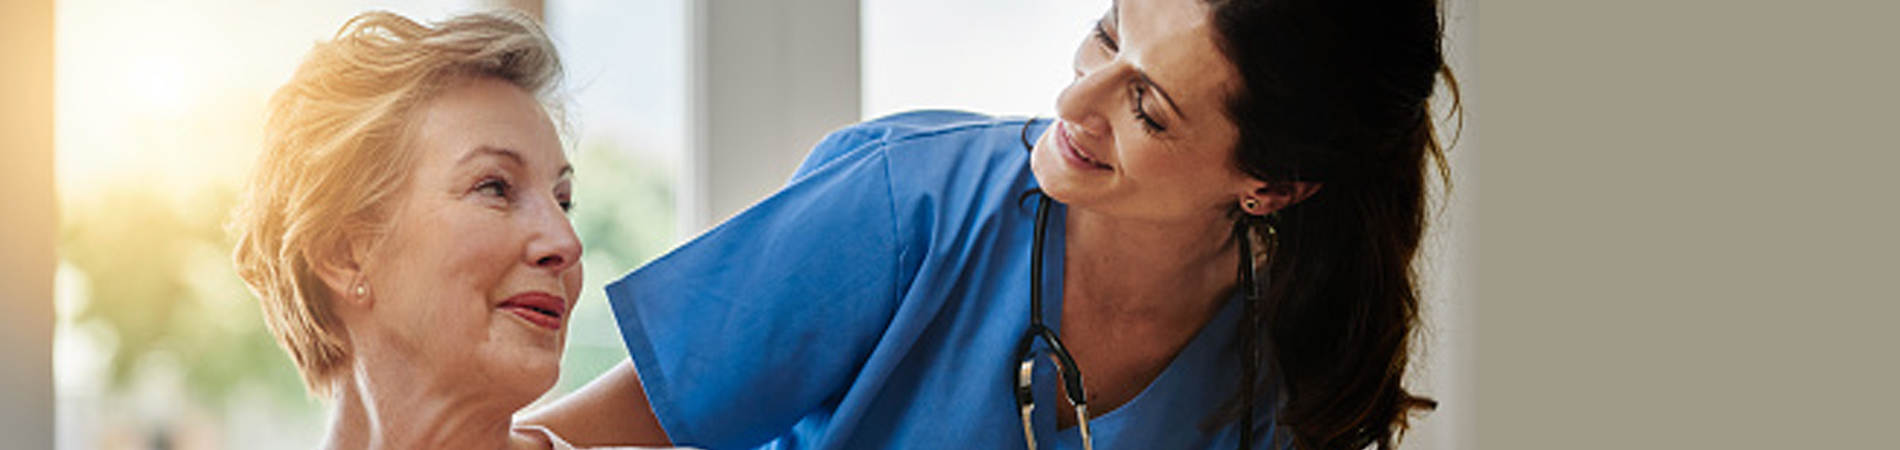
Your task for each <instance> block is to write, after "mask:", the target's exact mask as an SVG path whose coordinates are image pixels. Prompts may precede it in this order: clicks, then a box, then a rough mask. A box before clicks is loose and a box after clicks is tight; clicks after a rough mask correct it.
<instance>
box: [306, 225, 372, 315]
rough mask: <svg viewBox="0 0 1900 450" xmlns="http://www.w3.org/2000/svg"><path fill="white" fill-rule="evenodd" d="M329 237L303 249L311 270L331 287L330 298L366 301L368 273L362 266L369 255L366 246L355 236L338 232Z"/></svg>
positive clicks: (350, 302) (349, 302)
mask: <svg viewBox="0 0 1900 450" xmlns="http://www.w3.org/2000/svg"><path fill="white" fill-rule="evenodd" d="M328 241H329V242H325V243H320V244H318V245H313V246H311V247H310V248H306V249H305V250H304V258H305V260H307V261H309V262H310V270H311V272H314V273H316V275H317V278H319V279H322V280H323V284H324V285H325V286H327V287H329V288H330V292H331V294H333V295H334V297H332V298H334V299H336V300H338V301H339V302H338V304H339V305H367V304H368V303H369V299H370V295H369V276H368V273H367V272H366V271H365V270H364V269H363V268H364V265H365V264H364V263H365V262H367V261H368V257H369V251H368V246H366V245H363V244H362V242H363V241H364V240H363V239H359V238H358V237H357V236H349V235H344V236H338V237H335V238H332V239H329V240H328Z"/></svg>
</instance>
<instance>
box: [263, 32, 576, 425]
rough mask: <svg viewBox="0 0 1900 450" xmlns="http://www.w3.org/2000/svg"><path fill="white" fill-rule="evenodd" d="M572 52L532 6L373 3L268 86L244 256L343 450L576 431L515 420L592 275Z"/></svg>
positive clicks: (550, 369) (549, 373)
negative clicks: (569, 136) (562, 115)
mask: <svg viewBox="0 0 1900 450" xmlns="http://www.w3.org/2000/svg"><path fill="white" fill-rule="evenodd" d="M560 73H561V67H560V63H559V61H558V60H557V58H556V55H555V51H554V47H553V46H552V45H551V44H550V43H549V41H548V39H547V36H546V35H544V34H543V32H542V31H541V30H540V28H539V27H537V26H536V25H535V24H534V23H533V22H532V21H530V20H527V19H524V18H522V17H519V16H516V15H507V14H473V15H465V16H460V17H455V18H452V19H449V20H447V21H444V22H441V23H438V24H435V25H434V26H427V25H422V24H418V23H416V22H413V21H410V20H408V19H405V18H403V17H401V16H397V15H395V14H390V13H382V12H372V13H366V14H363V15H360V16H357V17H356V18H355V19H353V20H351V21H350V22H349V23H348V24H347V25H345V26H344V27H343V29H342V30H341V31H340V32H339V33H338V34H337V36H336V38H335V39H334V40H331V41H329V42H325V43H321V44H318V45H317V47H316V48H315V49H314V50H312V52H311V53H310V55H309V56H308V58H307V59H306V60H305V62H304V63H303V65H302V66H301V67H299V68H298V70H297V72H296V75H295V76H294V77H293V78H292V79H291V80H290V82H289V83H288V84H286V85H285V86H284V87H283V88H282V89H281V90H279V91H278V92H277V94H276V96H275V97H273V98H272V100H271V103H270V120H269V123H268V126H267V129H266V133H265V135H266V138H265V148H264V151H263V153H262V155H261V156H260V158H259V160H258V165H257V167H256V170H255V172H254V173H253V178H252V179H251V182H250V183H251V184H250V185H249V187H248V191H247V194H248V197H247V198H246V200H245V202H244V204H243V206H242V207H241V208H240V209H239V211H238V213H237V214H236V215H235V217H234V219H233V227H232V228H233V230H234V232H235V234H236V235H237V238H238V246H237V251H236V256H235V258H236V262H237V267H238V272H239V273H240V275H242V276H243V278H244V280H245V281H246V282H247V283H248V284H249V285H250V287H251V289H252V290H253V291H254V292H255V293H256V294H257V296H258V297H259V299H260V302H261V303H262V305H263V310H264V317H265V321H266V323H268V324H269V326H270V329H271V331H272V332H273V333H274V334H275V335H276V337H277V339H278V341H279V343H281V344H282V345H283V346H284V349H285V350H287V351H289V353H290V355H291V357H292V359H294V360H295V361H296V364H297V367H298V368H299V369H300V370H301V372H302V374H303V378H304V382H305V384H306V386H307V387H308V389H309V390H310V391H311V392H312V393H313V394H315V395H317V396H320V397H325V398H327V399H329V400H331V401H332V402H333V403H334V408H333V410H332V414H331V425H330V434H329V437H328V442H327V443H326V445H325V446H326V447H327V448H351V449H360V448H466V449H476V448H489V449H493V448H550V447H553V448H565V447H567V446H566V444H565V443H564V442H562V441H561V440H560V438H558V437H555V436H554V435H552V434H551V433H549V432H547V431H546V430H545V429H539V428H515V427H513V426H512V425H511V423H510V421H511V417H512V416H513V414H514V413H515V412H516V411H517V410H518V409H520V408H522V407H524V406H526V405H527V404H528V403H530V402H532V401H534V399H535V398H537V397H539V396H540V395H541V394H542V393H543V392H545V391H546V390H547V389H548V388H549V387H551V386H552V385H553V384H554V382H555V380H556V378H557V376H558V374H559V366H560V360H561V350H562V346H563V342H564V340H565V337H566V324H567V318H568V317H570V316H571V309H572V308H573V306H574V300H575V298H576V297H577V296H578V295H579V294H580V292H579V291H580V289H581V267H580V265H579V262H580V253H581V245H580V241H579V240H578V239H577V238H576V237H575V235H574V230H573V227H572V226H571V224H570V223H569V222H568V218H567V215H566V212H567V209H568V207H569V205H570V203H569V197H570V195H571V192H572V187H571V183H570V181H569V178H570V177H571V175H572V174H573V168H572V166H570V165H569V164H568V161H567V158H566V156H565V155H564V154H563V152H562V148H561V140H560V138H559V135H558V133H557V132H556V129H555V126H554V124H553V122H552V121H551V120H550V119H549V112H548V109H549V108H550V106H551V102H549V98H550V96H551V92H552V87H553V86H554V85H555V84H556V82H557V81H558V79H559V77H560Z"/></svg>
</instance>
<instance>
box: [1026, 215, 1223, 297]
mask: <svg viewBox="0 0 1900 450" xmlns="http://www.w3.org/2000/svg"><path fill="white" fill-rule="evenodd" d="M1068 212H1069V214H1068V216H1067V217H1066V219H1065V223H1066V227H1065V228H1066V229H1065V232H1066V236H1065V237H1064V239H1065V241H1064V244H1063V245H1064V252H1063V253H1064V267H1063V277H1064V282H1063V292H1064V294H1063V298H1064V301H1065V302H1066V301H1068V300H1069V299H1078V298H1080V299H1087V300H1086V301H1088V302H1089V303H1090V304H1091V305H1090V308H1091V309H1096V310H1098V311H1103V312H1111V311H1112V312H1117V313H1127V314H1138V315H1143V316H1145V317H1150V318H1153V319H1155V320H1162V321H1170V322H1172V321H1186V322H1190V323H1193V322H1204V321H1205V319H1206V318H1207V317H1209V316H1211V313H1212V312H1213V311H1215V310H1217V309H1218V307H1219V306H1220V304H1221V303H1222V302H1223V301H1224V300H1226V299H1227V298H1228V297H1229V296H1231V295H1232V293H1233V289H1234V286H1235V285H1236V284H1237V280H1236V276H1235V270H1236V269H1235V264H1236V262H1235V261H1237V259H1236V258H1237V257H1238V256H1237V254H1236V253H1235V252H1237V251H1239V250H1238V248H1237V246H1236V245H1235V242H1234V239H1233V224H1232V223H1231V222H1226V221H1222V220H1218V219H1217V218H1209V219H1208V220H1197V221H1183V222H1174V223H1155V222H1142V221H1134V220H1128V219H1121V218H1115V217H1110V216H1107V215H1104V214H1100V213H1094V212H1090V211H1088V210H1085V209H1081V208H1069V209H1068Z"/></svg>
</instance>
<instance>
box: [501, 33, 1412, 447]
mask: <svg viewBox="0 0 1900 450" xmlns="http://www.w3.org/2000/svg"><path fill="white" fill-rule="evenodd" d="M1439 41H1440V27H1439V17H1438V5H1437V2H1435V1H1433V0H1390V1H1342V0H1254V1H1246V0H1239V1H1218V0H1216V1H1205V0H1120V1H1118V2H1116V4H1115V6H1113V7H1112V8H1111V9H1110V11H1109V13H1108V14H1106V15H1105V16H1104V17H1103V18H1102V19H1101V20H1100V21H1099V22H1098V23H1097V24H1096V26H1095V27H1094V28H1093V29H1092V30H1090V31H1089V37H1088V38H1087V39H1086V40H1084V41H1083V43H1082V45H1081V47H1080V48H1079V49H1078V50H1077V53H1076V55H1075V80H1074V81H1073V82H1072V83H1071V84H1070V86H1069V87H1068V88H1067V89H1065V90H1064V91H1063V92H1062V93H1061V95H1060V97H1058V98H1057V100H1056V110H1057V111H1056V115H1055V117H1054V118H1053V119H1050V120H1030V121H1025V120H1019V119H999V118H991V117H986V116H981V115H975V114H968V113H954V112H917V113H908V114H900V115H896V116H892V117H886V118H882V119H878V120H874V121H871V122H868V123H864V124H859V125H856V126H852V127H850V128H847V129H845V130H842V131H839V132H836V133H834V134H832V135H831V136H829V137H828V138H827V139H826V140H825V141H824V142H822V143H820V144H819V145H818V147H817V148H816V149H814V150H813V151H812V154H811V156H809V157H808V159H807V160H806V162H805V163H804V164H803V166H802V167H800V168H799V170H798V172H797V174H796V175H794V177H793V179H792V181H791V183H790V184H789V185H788V186H787V187H786V188H785V189H784V190H782V191H781V192H779V193H777V194H775V195H774V196H772V197H770V198H768V199H766V200H765V201H763V202H761V203H760V204H759V205H757V206H755V207H753V208H751V209H749V210H747V211H746V212H744V213H741V214H740V215H738V216H736V217H734V218H733V219H732V220H730V221H728V222H726V223H725V224H722V225H721V226H720V227H718V228H717V229H715V230H713V231H710V232H708V233H707V234H705V235H703V236H701V237H699V238H697V239H695V240H694V241H693V242H691V243H688V244H686V245H684V246H682V247H681V248H680V249H678V250H676V251H674V252H673V253H671V254H669V255H667V256H665V257H663V258H661V259H659V260H657V261H655V262H653V263H652V264H649V265H648V266H646V267H644V268H641V269H640V270H637V271H635V272H634V273H632V274H630V275H628V276H627V277H625V278H623V279H621V280H620V281H618V282H616V283H614V284H613V285H611V286H610V287H609V288H608V294H609V296H610V297H611V299H612V303H613V308H614V310H615V314H616V315H617V317H618V319H619V321H620V325H621V329H622V333H623V336H624V337H625V339H626V343H627V346H628V351H629V353H630V355H631V356H632V358H631V359H632V362H631V363H630V364H623V365H622V366H621V367H620V368H617V369H615V370H614V371H612V372H609V373H608V374H607V375H604V376H603V377H602V378H601V379H600V380H597V381H596V382H595V383H594V384H592V385H590V386H589V387H588V388H586V389H584V390H583V391H581V392H579V393H577V394H575V395H574V396H572V397H570V398H568V399H565V400H564V401H562V402H560V403H558V404H556V405H554V406H553V407H551V408H549V409H547V410H544V411H541V412H540V413H538V414H537V415H535V416H533V417H531V418H530V419H529V421H530V422H533V423H540V424H546V425H548V426H550V427H551V428H553V429H554V430H556V431H559V432H560V433H561V434H562V435H564V436H568V437H570V438H572V439H573V440H575V441H576V442H577V443H584V444H662V443H668V442H676V443H679V444H685V445H694V446H701V447H706V448H715V449H723V448H823V449H856V448H876V449H884V448H944V449H970V448H981V449H992V448H1025V447H1029V448H1084V449H1087V448H1095V447H1097V446H1099V447H1100V448H1126V449H1170V448H1179V449H1228V448H1236V447H1240V448H1275V449H1281V448H1298V449H1358V448H1364V447H1368V446H1375V445H1376V446H1378V447H1381V448H1389V447H1393V446H1394V445H1395V444H1396V440H1397V439H1396V438H1397V437H1398V435H1399V434H1400V433H1401V432H1402V431H1403V429H1404V427H1405V424H1406V419H1407V417H1408V414H1411V413H1413V412H1416V411H1420V410H1424V409H1429V408H1431V406H1432V405H1433V403H1432V401H1430V400H1427V399H1424V398H1420V397H1417V396H1414V395H1412V394H1411V393H1409V392H1407V390H1406V389H1405V388H1404V386H1403V385H1402V380H1403V379H1404V378H1405V377H1404V370H1405V367H1406V357H1407V355H1408V354H1409V352H1410V348H1409V345H1410V343H1411V336H1412V334H1413V329H1414V328H1415V327H1416V325H1417V320H1418V314H1417V306H1418V297H1417V293H1416V288H1415V287H1414V282H1413V281H1414V280H1413V279H1412V277H1411V264H1412V261H1413V258H1414V256H1415V255H1416V253H1417V249H1418V244H1419V240H1420V238H1421V234H1422V232H1423V224H1424V221H1425V216H1424V204H1425V198H1424V197H1425V184H1426V182H1427V181H1426V178H1427V174H1428V173H1429V170H1428V169H1429V168H1430V167H1433V162H1434V161H1437V160H1439V157H1440V156H1441V154H1440V153H1441V152H1440V148H1439V146H1438V144H1437V142H1436V140H1435V138H1434V132H1433V129H1432V121H1431V117H1430V116H1431V114H1429V111H1430V107H1429V106H1428V102H1427V100H1428V98H1430V97H1431V95H1432V92H1433V91H1434V88H1435V86H1436V84H1437V83H1436V81H1437V76H1438V74H1440V73H1441V72H1443V70H1444V66H1443V59H1442V55H1441V51H1440V43H1439Z"/></svg>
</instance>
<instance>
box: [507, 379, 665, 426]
mask: <svg viewBox="0 0 1900 450" xmlns="http://www.w3.org/2000/svg"><path fill="white" fill-rule="evenodd" d="M517 420H518V421H519V422H520V423H522V424H531V425H541V426H545V427H548V429H551V430H554V433H555V434H558V435H560V436H561V437H562V438H563V439H566V440H567V441H568V442H570V443H573V444H574V445H576V446H581V447H588V446H608V445H623V446H624V445H645V446H666V445H672V440H671V439H669V438H667V436H666V430H665V429H662V428H660V421H659V419H658V418H656V417H654V415H653V407H652V406H651V405H649V404H647V396H646V390H645V389H643V388H642V387H641V385H640V375H639V374H638V373H636V372H635V371H634V368H633V363H632V362H631V361H623V362H621V363H620V365H617V366H614V368H613V369H610V370H608V371H607V373H604V374H601V376H600V378H596V379H594V381H593V382H590V383H588V384H587V386H584V387H582V388H581V389H580V390H578V391H574V393H572V394H568V395H567V396H566V397H563V398H561V399H560V400H556V401H555V402H553V403H551V404H549V405H547V406H545V407H542V408H540V409H538V410H535V411H533V412H531V413H528V414H525V415H522V416H521V417H520V418H518V419H517Z"/></svg>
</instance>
